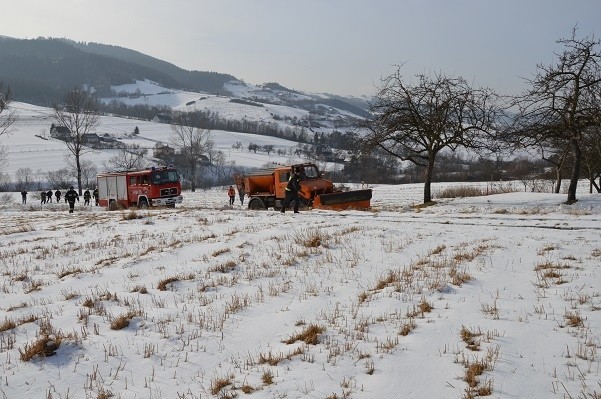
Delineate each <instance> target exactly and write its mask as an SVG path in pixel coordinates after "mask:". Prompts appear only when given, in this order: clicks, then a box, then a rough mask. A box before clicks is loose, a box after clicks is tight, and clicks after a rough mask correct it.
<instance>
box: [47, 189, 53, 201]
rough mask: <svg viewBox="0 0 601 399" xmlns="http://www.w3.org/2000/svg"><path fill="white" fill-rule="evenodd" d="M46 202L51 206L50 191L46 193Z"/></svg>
mask: <svg viewBox="0 0 601 399" xmlns="http://www.w3.org/2000/svg"><path fill="white" fill-rule="evenodd" d="M46 200H47V201H48V202H50V203H51V204H52V190H48V191H46Z"/></svg>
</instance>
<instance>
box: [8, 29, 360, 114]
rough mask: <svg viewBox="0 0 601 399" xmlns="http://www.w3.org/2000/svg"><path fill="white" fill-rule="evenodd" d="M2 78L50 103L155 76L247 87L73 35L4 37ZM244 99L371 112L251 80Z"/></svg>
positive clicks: (196, 88)
mask: <svg viewBox="0 0 601 399" xmlns="http://www.w3.org/2000/svg"><path fill="white" fill-rule="evenodd" d="M0 54H2V57H0V80H1V81H3V82H5V85H8V86H10V87H11V88H12V89H13V92H14V99H15V100H16V101H23V102H27V103H30V104H35V105H42V106H50V105H52V104H55V103H58V102H60V101H61V100H62V98H63V97H64V94H65V93H66V92H67V91H68V90H71V89H72V88H74V87H91V88H93V89H94V90H95V92H96V93H98V94H99V95H100V96H104V97H107V96H111V95H114V94H115V92H114V91H113V87H114V86H120V85H123V84H133V83H135V82H136V81H145V80H149V81H153V82H156V83H157V84H159V85H161V86H163V87H165V88H167V89H172V90H184V91H192V92H197V93H199V94H213V95H225V96H230V97H236V96H238V95H240V91H239V90H234V91H232V90H229V89H228V86H229V87H231V86H232V85H234V86H247V85H246V83H244V82H242V81H241V80H239V79H237V78H236V77H234V76H231V75H228V74H223V73H218V72H206V71H205V72H203V71H196V70H195V71H188V70H184V69H182V68H179V67H177V66H175V65H173V64H171V63H168V62H165V61H162V60H159V59H156V58H153V57H150V56H147V55H145V54H142V53H140V52H138V51H135V50H130V49H126V48H123V47H118V46H111V45H105V44H100V43H77V42H74V41H71V40H68V39H53V38H38V39H32V40H29V39H13V38H9V37H0ZM248 87H249V88H251V90H250V92H247V93H245V94H244V96H243V97H242V98H246V99H249V100H254V101H257V102H267V103H274V104H279V105H287V106H291V107H298V108H303V109H305V110H308V111H310V112H315V113H317V114H319V113H322V114H323V113H328V112H329V109H338V110H342V111H345V112H350V113H353V114H355V115H357V116H366V115H367V114H366V110H367V108H368V103H367V101H368V100H367V99H363V98H352V99H348V101H347V100H346V99H345V98H343V97H341V96H336V95H331V94H305V93H299V92H298V91H294V90H290V89H287V88H285V87H282V86H281V85H279V84H277V83H268V84H264V85H262V86H254V85H248Z"/></svg>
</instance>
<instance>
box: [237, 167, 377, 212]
mask: <svg viewBox="0 0 601 399" xmlns="http://www.w3.org/2000/svg"><path fill="white" fill-rule="evenodd" d="M296 167H299V168H300V170H301V177H302V180H301V182H300V186H301V188H300V190H299V192H298V196H299V197H300V200H301V203H302V204H304V205H305V206H308V207H309V208H318V209H332V210H343V209H361V210H364V209H368V208H370V206H371V204H370V202H371V189H366V190H354V191H342V190H338V189H336V188H335V187H334V183H332V182H331V181H330V180H327V179H324V178H323V173H321V172H320V171H319V169H318V168H317V165H315V164H312V163H302V164H296V165H290V166H284V167H280V168H274V169H265V170H260V171H256V172H252V173H249V174H245V175H240V174H236V175H234V181H235V182H236V186H237V187H238V190H243V191H244V193H245V194H246V196H247V197H248V198H249V201H248V208H249V209H257V210H259V209H269V208H274V209H275V210H280V209H281V207H282V205H283V203H284V197H285V195H286V193H285V189H286V185H287V184H288V179H289V178H290V173H291V171H292V170H294V169H293V168H296Z"/></svg>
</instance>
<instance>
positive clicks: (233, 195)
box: [227, 186, 236, 206]
mask: <svg viewBox="0 0 601 399" xmlns="http://www.w3.org/2000/svg"><path fill="white" fill-rule="evenodd" d="M227 196H228V197H230V206H231V205H234V200H235V199H236V190H234V186H230V188H228V190H227Z"/></svg>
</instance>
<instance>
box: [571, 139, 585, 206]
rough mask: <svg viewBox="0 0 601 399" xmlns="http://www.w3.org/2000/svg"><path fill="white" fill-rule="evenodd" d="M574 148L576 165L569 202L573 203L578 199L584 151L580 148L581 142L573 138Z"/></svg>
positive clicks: (573, 171) (573, 170)
mask: <svg viewBox="0 0 601 399" xmlns="http://www.w3.org/2000/svg"><path fill="white" fill-rule="evenodd" d="M572 149H573V151H574V167H573V168H572V177H571V179H570V186H569V187H568V200H567V203H568V204H572V203H574V202H576V201H577V199H576V188H577V187H578V179H579V178H580V167H581V164H582V151H581V150H580V143H579V142H578V140H577V139H572Z"/></svg>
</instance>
